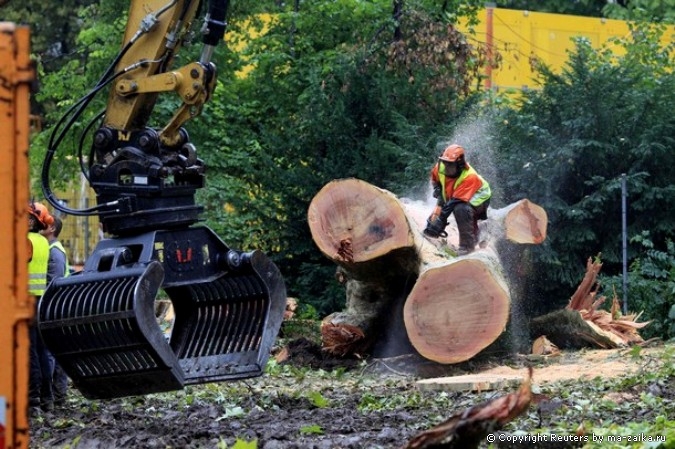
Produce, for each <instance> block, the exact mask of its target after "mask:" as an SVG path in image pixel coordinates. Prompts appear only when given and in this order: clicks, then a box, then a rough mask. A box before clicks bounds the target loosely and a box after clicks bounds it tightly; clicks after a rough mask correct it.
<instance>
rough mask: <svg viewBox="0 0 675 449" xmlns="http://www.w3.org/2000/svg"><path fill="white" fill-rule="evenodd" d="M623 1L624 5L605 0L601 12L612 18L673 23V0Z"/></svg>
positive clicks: (674, 11) (674, 4)
mask: <svg viewBox="0 0 675 449" xmlns="http://www.w3.org/2000/svg"><path fill="white" fill-rule="evenodd" d="M625 3H626V6H623V5H620V4H618V3H617V2H607V4H606V5H605V7H604V8H603V10H602V12H603V14H605V16H606V17H611V18H612V19H619V20H632V21H643V22H663V23H675V2H674V1H673V0H629V1H627V2H625Z"/></svg>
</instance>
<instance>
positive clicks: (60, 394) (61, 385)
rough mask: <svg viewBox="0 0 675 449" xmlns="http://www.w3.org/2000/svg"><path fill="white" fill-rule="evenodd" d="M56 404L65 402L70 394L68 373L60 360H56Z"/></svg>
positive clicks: (54, 387) (54, 388)
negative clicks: (60, 363)
mask: <svg viewBox="0 0 675 449" xmlns="http://www.w3.org/2000/svg"><path fill="white" fill-rule="evenodd" d="M53 390H54V404H63V403H64V402H65V400H66V396H67V395H68V375H67V374H66V372H65V371H63V368H62V367H61V365H59V362H57V361H56V360H54V386H53Z"/></svg>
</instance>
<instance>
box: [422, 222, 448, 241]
mask: <svg viewBox="0 0 675 449" xmlns="http://www.w3.org/2000/svg"><path fill="white" fill-rule="evenodd" d="M447 225H448V224H447V223H446V222H444V221H443V220H441V219H440V218H438V217H435V218H432V219H429V220H427V227H426V228H425V229H424V235H427V236H429V237H433V238H436V237H447V236H448V233H447V232H445V227H446V226H447Z"/></svg>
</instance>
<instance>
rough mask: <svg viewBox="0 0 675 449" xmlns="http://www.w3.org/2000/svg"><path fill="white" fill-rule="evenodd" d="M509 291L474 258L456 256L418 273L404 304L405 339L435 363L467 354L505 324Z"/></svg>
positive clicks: (478, 348)
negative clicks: (455, 259) (406, 336)
mask: <svg viewBox="0 0 675 449" xmlns="http://www.w3.org/2000/svg"><path fill="white" fill-rule="evenodd" d="M509 313H510V295H509V292H508V289H507V288H505V286H504V284H503V282H501V278H500V277H499V276H498V275H496V274H495V273H494V272H493V271H492V270H491V269H490V266H489V265H488V264H486V263H485V262H484V261H482V260H479V259H461V260H457V261H455V262H453V263H450V264H446V265H441V266H438V267H432V268H429V269H428V270H426V271H425V272H423V273H422V274H421V275H420V277H419V279H418V281H417V283H416V284H415V286H414V288H413V290H412V291H411V293H410V295H409V296H408V299H407V301H406V304H405V306H404V311H403V316H404V320H405V327H406V330H407V332H408V337H409V338H410V342H411V343H412V345H413V346H414V347H415V349H416V350H417V351H418V352H419V353H420V354H421V355H422V356H423V357H425V358H427V359H429V360H433V361H436V362H439V363H446V364H450V363H459V362H463V361H466V360H469V359H471V358H472V357H474V356H475V355H476V354H478V353H479V352H480V351H482V350H483V349H485V348H486V347H487V346H489V345H490V344H492V343H493V342H494V341H495V340H496V339H497V338H498V337H499V336H500V335H501V334H502V333H503V332H504V329H505V328H506V324H507V322H508V318H509Z"/></svg>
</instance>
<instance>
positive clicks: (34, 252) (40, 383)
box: [28, 202, 54, 413]
mask: <svg viewBox="0 0 675 449" xmlns="http://www.w3.org/2000/svg"><path fill="white" fill-rule="evenodd" d="M53 223H54V217H52V215H51V214H50V213H49V211H48V210H47V208H46V207H45V206H44V205H43V204H40V203H35V202H33V203H31V204H29V205H28V241H29V255H30V261H29V262H28V293H29V294H30V295H32V296H33V298H34V300H35V305H36V307H37V303H38V301H39V300H40V297H41V296H42V294H43V293H44V292H45V290H46V289H47V269H48V265H49V242H48V241H47V239H46V238H45V237H44V236H43V235H41V234H40V231H42V230H44V229H46V228H47V227H48V226H51V225H52V224H53ZM52 361H53V358H52V356H51V354H50V353H49V350H48V349H47V347H46V346H45V344H44V342H43V341H42V339H41V338H40V335H39V333H38V329H37V323H36V322H33V323H32V324H31V326H30V380H29V385H28V404H29V406H30V409H31V412H32V413H35V412H37V411H39V410H51V409H53V408H54V396H53V392H52V377H51V374H52V370H53V362H52Z"/></svg>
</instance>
